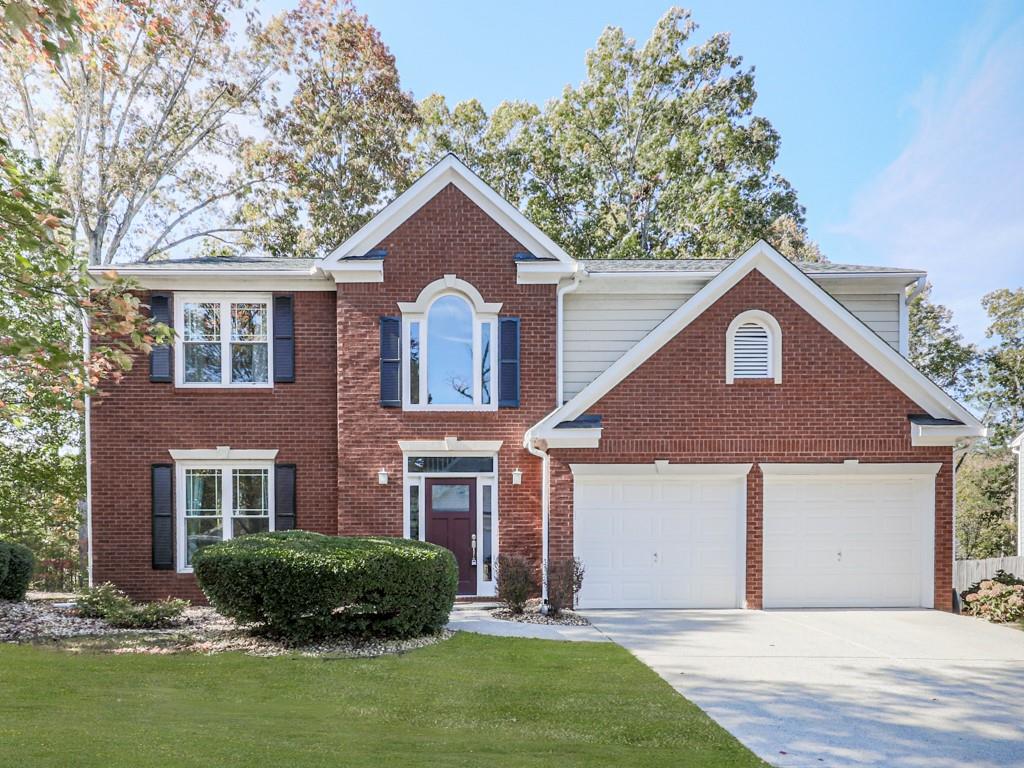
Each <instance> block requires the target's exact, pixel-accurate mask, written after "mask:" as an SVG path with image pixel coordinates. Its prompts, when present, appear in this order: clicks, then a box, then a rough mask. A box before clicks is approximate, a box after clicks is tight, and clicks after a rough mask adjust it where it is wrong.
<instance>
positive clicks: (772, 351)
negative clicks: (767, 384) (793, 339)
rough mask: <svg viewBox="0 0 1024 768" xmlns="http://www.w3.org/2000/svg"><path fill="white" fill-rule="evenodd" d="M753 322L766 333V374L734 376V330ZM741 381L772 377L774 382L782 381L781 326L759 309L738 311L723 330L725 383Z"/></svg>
mask: <svg viewBox="0 0 1024 768" xmlns="http://www.w3.org/2000/svg"><path fill="white" fill-rule="evenodd" d="M750 323H753V324H755V325H759V326H761V327H762V328H764V329H765V331H766V332H767V334H768V375H767V376H764V377H761V376H758V377H748V376H742V377H740V376H736V374H735V366H736V360H735V356H736V332H737V331H738V330H739V329H740V327H742V326H744V325H747V324H750ZM737 379H739V380H741V381H764V380H765V379H773V380H774V381H775V383H776V384H781V383H782V328H781V326H779V323H778V321H777V320H776V319H775V318H774V317H772V316H771V315H770V314H768V313H767V312H764V311H762V310H760V309H749V310H747V311H746V312H740V313H739V314H738V315H736V317H734V318H733V320H732V322H731V323H729V329H728V330H727V331H726V332H725V383H726V384H732V383H734V382H735V381H736V380H737Z"/></svg>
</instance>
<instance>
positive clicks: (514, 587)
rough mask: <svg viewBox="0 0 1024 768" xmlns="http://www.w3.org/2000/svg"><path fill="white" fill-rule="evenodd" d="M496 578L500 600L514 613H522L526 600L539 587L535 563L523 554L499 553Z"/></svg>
mask: <svg viewBox="0 0 1024 768" xmlns="http://www.w3.org/2000/svg"><path fill="white" fill-rule="evenodd" d="M495 578H496V580H497V588H498V600H500V601H501V602H503V603H504V604H505V606H506V607H507V608H508V609H509V611H511V612H512V613H522V612H523V610H524V609H525V608H526V601H527V600H529V599H530V596H531V595H533V594H534V593H536V592H537V589H538V584H537V575H536V573H535V571H534V567H533V563H532V562H531V561H530V560H528V559H526V558H525V557H523V556H522V555H499V556H498V572H497V574H496V575H495Z"/></svg>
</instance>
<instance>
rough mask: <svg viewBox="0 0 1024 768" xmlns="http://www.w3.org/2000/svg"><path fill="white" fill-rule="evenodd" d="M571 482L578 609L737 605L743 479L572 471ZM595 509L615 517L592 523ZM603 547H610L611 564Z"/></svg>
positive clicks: (596, 517)
mask: <svg viewBox="0 0 1024 768" xmlns="http://www.w3.org/2000/svg"><path fill="white" fill-rule="evenodd" d="M575 486H576V490H575V493H574V531H575V533H574V546H575V551H576V555H577V557H579V558H580V559H581V560H582V561H583V564H584V567H585V569H586V576H585V577H584V580H583V589H582V590H581V593H580V605H581V606H582V607H590V608H613V607H616V608H627V607H628V608H709V607H714V608H732V607H737V606H738V605H739V600H740V594H741V590H740V586H741V585H740V565H739V564H740V563H742V561H743V552H742V520H743V519H744V517H745V510H744V509H743V499H744V489H745V486H744V484H743V481H742V480H740V479H739V478H730V479H728V480H725V479H722V478H699V477H693V478H651V477H641V478H621V479H611V478H606V477H602V478H593V479H591V478H589V477H577V478H576V483H575ZM597 488H600V489H601V490H600V491H597V490H595V489H597ZM601 514H608V515H611V517H612V518H613V519H614V522H613V523H612V524H611V525H608V524H599V525H597V526H592V525H591V524H590V522H591V520H593V519H600V515H601ZM608 552H613V553H615V554H614V555H613V557H612V563H611V565H610V566H606V565H605V564H606V563H608V556H607V553H608ZM595 571H596V572H597V574H598V578H597V580H596V581H595V582H592V581H591V577H592V575H594V573H595ZM592 586H593V589H592V588H591V587H592Z"/></svg>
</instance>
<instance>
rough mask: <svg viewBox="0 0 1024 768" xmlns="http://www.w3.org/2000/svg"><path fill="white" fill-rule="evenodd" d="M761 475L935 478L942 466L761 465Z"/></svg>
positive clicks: (921, 463) (922, 463)
mask: <svg viewBox="0 0 1024 768" xmlns="http://www.w3.org/2000/svg"><path fill="white" fill-rule="evenodd" d="M759 466H760V468H761V474H762V475H764V476H765V477H766V478H767V477H781V476H786V477H835V476H842V477H857V476H860V475H863V476H866V477H875V476H887V477H935V475H937V474H938V473H939V470H940V469H942V464H938V463H924V462H906V463H880V464H862V463H861V462H859V461H856V460H854V461H843V462H836V463H832V464H799V463H796V464H761V465H759Z"/></svg>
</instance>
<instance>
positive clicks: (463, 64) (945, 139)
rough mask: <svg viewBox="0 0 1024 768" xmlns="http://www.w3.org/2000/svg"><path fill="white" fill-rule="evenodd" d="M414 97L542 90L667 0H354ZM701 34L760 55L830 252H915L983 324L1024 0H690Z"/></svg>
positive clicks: (1021, 120) (764, 102)
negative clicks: (725, 38)
mask: <svg viewBox="0 0 1024 768" xmlns="http://www.w3.org/2000/svg"><path fill="white" fill-rule="evenodd" d="M275 5H277V4H276V3H275ZM357 5H358V8H359V10H360V11H362V12H364V13H366V14H368V16H369V18H370V20H371V22H372V23H373V24H374V25H375V26H376V27H377V28H378V29H379V30H380V31H381V34H382V36H383V38H384V40H385V41H386V42H387V43H388V45H389V46H390V47H391V50H392V52H393V53H394V54H395V56H396V59H397V61H398V67H399V71H400V73H401V77H402V82H403V85H404V87H406V88H408V89H410V90H412V92H413V93H414V95H415V96H416V97H417V98H422V97H424V96H427V95H428V94H430V93H432V92H439V93H443V94H444V95H445V96H446V97H447V98H448V99H449V102H450V103H455V102H457V101H460V100H462V99H467V98H472V97H476V98H478V99H480V100H481V101H482V102H483V103H484V105H485V106H487V107H488V108H490V107H493V106H494V105H496V104H498V103H499V102H501V101H502V100H505V99H527V100H531V101H535V102H539V103H543V102H544V101H546V100H547V99H548V98H551V97H553V96H556V95H557V94H559V93H560V92H561V90H562V88H563V87H564V86H565V85H566V84H568V83H576V82H578V81H579V80H580V79H581V78H582V77H583V74H584V54H585V53H586V51H587V50H588V49H589V48H591V47H592V46H593V44H594V41H595V40H596V39H597V37H598V35H599V34H600V33H601V30H602V29H603V28H604V27H605V26H608V25H613V26H621V27H622V28H623V29H625V31H626V33H627V34H628V35H629V36H631V37H634V38H636V39H638V40H646V38H647V37H648V35H649V33H650V30H651V28H652V27H653V26H654V23H655V22H656V21H657V19H658V18H659V17H660V16H661V15H662V14H663V13H664V11H665V10H666V8H667V7H668V4H667V3H664V2H643V1H637V0H631V1H630V2H622V0H616V1H615V2H611V1H609V0H591V1H589V2H551V0H546V1H544V2H538V1H536V0H524V1H522V2H519V3H494V2H479V1H476V2H473V1H470V0H449V1H448V2H426V1H421V2H405V1H402V2H399V1H397V0H361V1H359V2H358V3H357ZM686 5H687V7H690V8H691V9H692V11H693V18H694V20H695V21H696V22H697V23H698V24H700V27H701V28H700V30H698V37H703V36H706V35H708V34H711V33H715V32H729V33H731V35H732V41H733V51H734V52H735V53H737V54H740V55H742V56H743V58H744V60H745V62H746V64H748V65H753V66H754V67H755V68H756V73H757V75H756V82H757V88H758V93H759V99H758V103H757V107H756V111H757V113H758V114H761V115H763V116H765V117H767V118H768V119H769V120H771V121H772V123H773V124H774V125H775V127H776V128H777V129H778V130H779V132H780V133H781V135H782V152H781V156H780V159H779V165H778V168H779V170H780V171H781V172H782V173H783V174H784V175H785V176H786V177H787V178H788V179H789V180H790V182H791V183H792V184H793V185H794V186H795V187H796V188H797V190H798V191H799V194H800V199H801V201H802V203H803V204H804V205H805V206H806V208H807V223H808V226H809V228H810V231H811V235H812V236H813V237H814V238H815V239H816V240H818V242H819V243H820V244H821V246H822V248H823V250H824V251H825V253H826V254H827V255H828V256H829V257H830V258H831V259H832V260H833V261H847V262H854V263H867V264H887V265H897V266H911V267H921V268H924V269H926V270H928V271H929V273H930V274H931V278H932V280H933V282H934V284H935V293H934V295H935V297H936V298H937V299H938V300H940V301H942V302H943V303H945V304H947V305H949V306H950V307H951V308H953V309H954V311H955V313H956V319H957V321H958V322H959V323H960V325H961V327H962V329H963V331H964V332H965V334H966V335H967V336H968V337H969V338H971V339H972V340H976V341H981V340H982V339H983V336H984V329H985V325H986V321H985V317H984V313H983V311H982V310H981V308H980V305H979V301H980V298H981V296H982V295H984V294H985V293H987V292H988V291H991V290H994V289H996V288H1003V287H1005V288H1018V287H1021V285H1022V284H1024V245H1022V244H1024V3H1020V2H1006V3H1001V4H1000V3H990V4H983V3H974V2H950V1H948V0H943V1H942V2H935V1H933V2H909V1H908V0H897V1H896V2H892V1H891V0H890V1H889V2H845V3H840V2H834V1H832V0H829V1H828V2H823V1H820V2H795V1H794V2H783V1H781V0H777V1H776V2H771V3H765V2H763V1H762V2H746V1H743V2H739V1H736V2H720V1H719V2H694V3H690V4H686Z"/></svg>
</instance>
